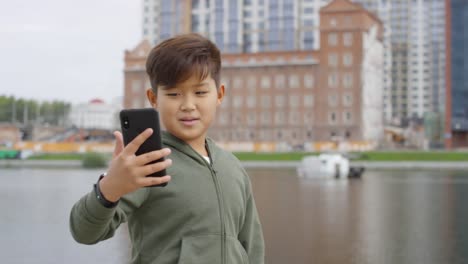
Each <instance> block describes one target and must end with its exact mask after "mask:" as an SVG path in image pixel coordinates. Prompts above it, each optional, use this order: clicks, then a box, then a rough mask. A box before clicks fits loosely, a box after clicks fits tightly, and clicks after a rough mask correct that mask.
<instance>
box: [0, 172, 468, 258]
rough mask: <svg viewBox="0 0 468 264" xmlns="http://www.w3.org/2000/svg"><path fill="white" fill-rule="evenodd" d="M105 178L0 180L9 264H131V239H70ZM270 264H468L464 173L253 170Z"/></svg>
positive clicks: (3, 176)
mask: <svg viewBox="0 0 468 264" xmlns="http://www.w3.org/2000/svg"><path fill="white" fill-rule="evenodd" d="M99 174H100V171H94V170H90V171H89V170H83V171H79V170H29V169H24V170H5V169H1V170H0V209H2V214H1V215H0V232H1V236H0V255H1V256H2V263H128V262H129V254H130V249H129V248H130V244H129V242H128V236H127V234H126V232H127V230H126V229H125V227H124V228H121V229H120V230H119V232H117V235H116V237H114V238H113V239H111V240H109V241H105V242H103V243H99V244H98V245H94V246H84V245H79V244H77V243H76V242H74V241H73V239H72V238H71V236H70V234H69V231H68V214H69V210H70V208H71V206H72V205H73V203H74V202H75V201H76V200H77V199H79V197H81V196H82V195H83V194H84V193H85V192H86V191H88V190H90V189H91V186H92V184H93V183H94V181H95V180H96V177H97V176H96V175H99ZM249 174H250V175H251V178H252V183H253V188H254V193H255V198H256V202H257V207H258V210H259V213H260V216H261V219H262V223H263V227H264V234H265V240H266V245H267V248H266V250H267V257H266V263H268V264H277V263H278V264H279V263H281V264H283V263H290V264H295V263H298V264H300V263H340V264H342V263H408V264H409V263H411V264H413V263H468V253H467V251H466V248H468V227H467V224H466V223H468V211H467V210H466V206H465V204H466V203H467V202H468V177H466V176H467V173H466V172H455V171H454V172H447V171H419V172H418V171H412V172H411V171H368V172H366V174H365V175H364V176H363V178H362V179H358V180H348V181H346V180H345V181H343V180H334V179H331V180H325V179H320V180H312V179H304V178H298V177H296V176H295V171H294V170H290V169H276V168H275V169H274V170H265V169H250V170H249Z"/></svg>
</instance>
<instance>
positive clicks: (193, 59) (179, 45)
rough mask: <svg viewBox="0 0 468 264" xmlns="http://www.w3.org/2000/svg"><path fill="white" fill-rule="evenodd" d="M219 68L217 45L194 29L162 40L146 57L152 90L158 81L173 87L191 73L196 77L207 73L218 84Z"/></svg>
mask: <svg viewBox="0 0 468 264" xmlns="http://www.w3.org/2000/svg"><path fill="white" fill-rule="evenodd" d="M220 71H221V55H220V52H219V49H218V48H217V47H216V45H215V44H214V43H213V42H211V41H210V40H209V39H207V38H205V37H202V36H200V35H198V34H194V33H190V34H184V35H179V36H175V37H173V38H169V39H166V40H164V41H163V42H161V43H159V44H158V45H157V46H156V47H154V48H153V49H152V50H151V52H150V53H149V55H148V58H147V60H146V73H148V76H149V79H150V82H151V87H152V89H153V91H154V92H157V89H158V86H160V85H161V86H164V87H174V86H176V84H178V83H180V82H183V81H186V80H187V79H189V78H190V77H191V76H192V75H193V74H195V75H197V76H198V78H199V79H200V81H201V80H204V79H205V78H206V77H208V75H210V76H211V78H213V80H214V81H215V83H216V87H219V78H220V77H219V76H220Z"/></svg>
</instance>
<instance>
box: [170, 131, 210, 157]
mask: <svg viewBox="0 0 468 264" xmlns="http://www.w3.org/2000/svg"><path fill="white" fill-rule="evenodd" d="M161 138H162V141H163V144H165V145H168V146H170V147H172V148H174V149H176V150H178V151H180V152H182V153H184V154H186V155H187V156H189V157H191V158H192V159H194V160H195V161H197V162H198V163H201V164H202V165H206V164H207V161H206V160H205V159H204V158H203V157H202V156H201V155H200V154H199V153H198V152H196V151H195V150H194V149H193V148H192V147H191V146H190V145H189V144H187V143H186V142H185V141H183V140H182V139H180V138H178V137H176V136H174V135H172V134H171V133H169V132H167V131H161ZM205 146H206V148H207V150H208V154H209V155H210V159H211V164H212V165H213V163H214V160H215V156H216V145H215V144H214V142H213V141H212V140H211V139H210V138H206V140H205Z"/></svg>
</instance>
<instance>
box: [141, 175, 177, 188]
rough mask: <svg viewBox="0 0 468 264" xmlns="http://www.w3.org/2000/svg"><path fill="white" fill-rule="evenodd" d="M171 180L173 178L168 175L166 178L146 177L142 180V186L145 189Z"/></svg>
mask: <svg viewBox="0 0 468 264" xmlns="http://www.w3.org/2000/svg"><path fill="white" fill-rule="evenodd" d="M170 180H171V176H169V175H166V176H164V177H145V178H141V179H140V185H141V186H143V187H147V186H151V185H159V184H163V183H166V182H169V181H170Z"/></svg>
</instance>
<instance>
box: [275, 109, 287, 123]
mask: <svg viewBox="0 0 468 264" xmlns="http://www.w3.org/2000/svg"><path fill="white" fill-rule="evenodd" d="M284 120H285V118H284V112H276V113H275V124H276V125H283V124H284Z"/></svg>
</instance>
